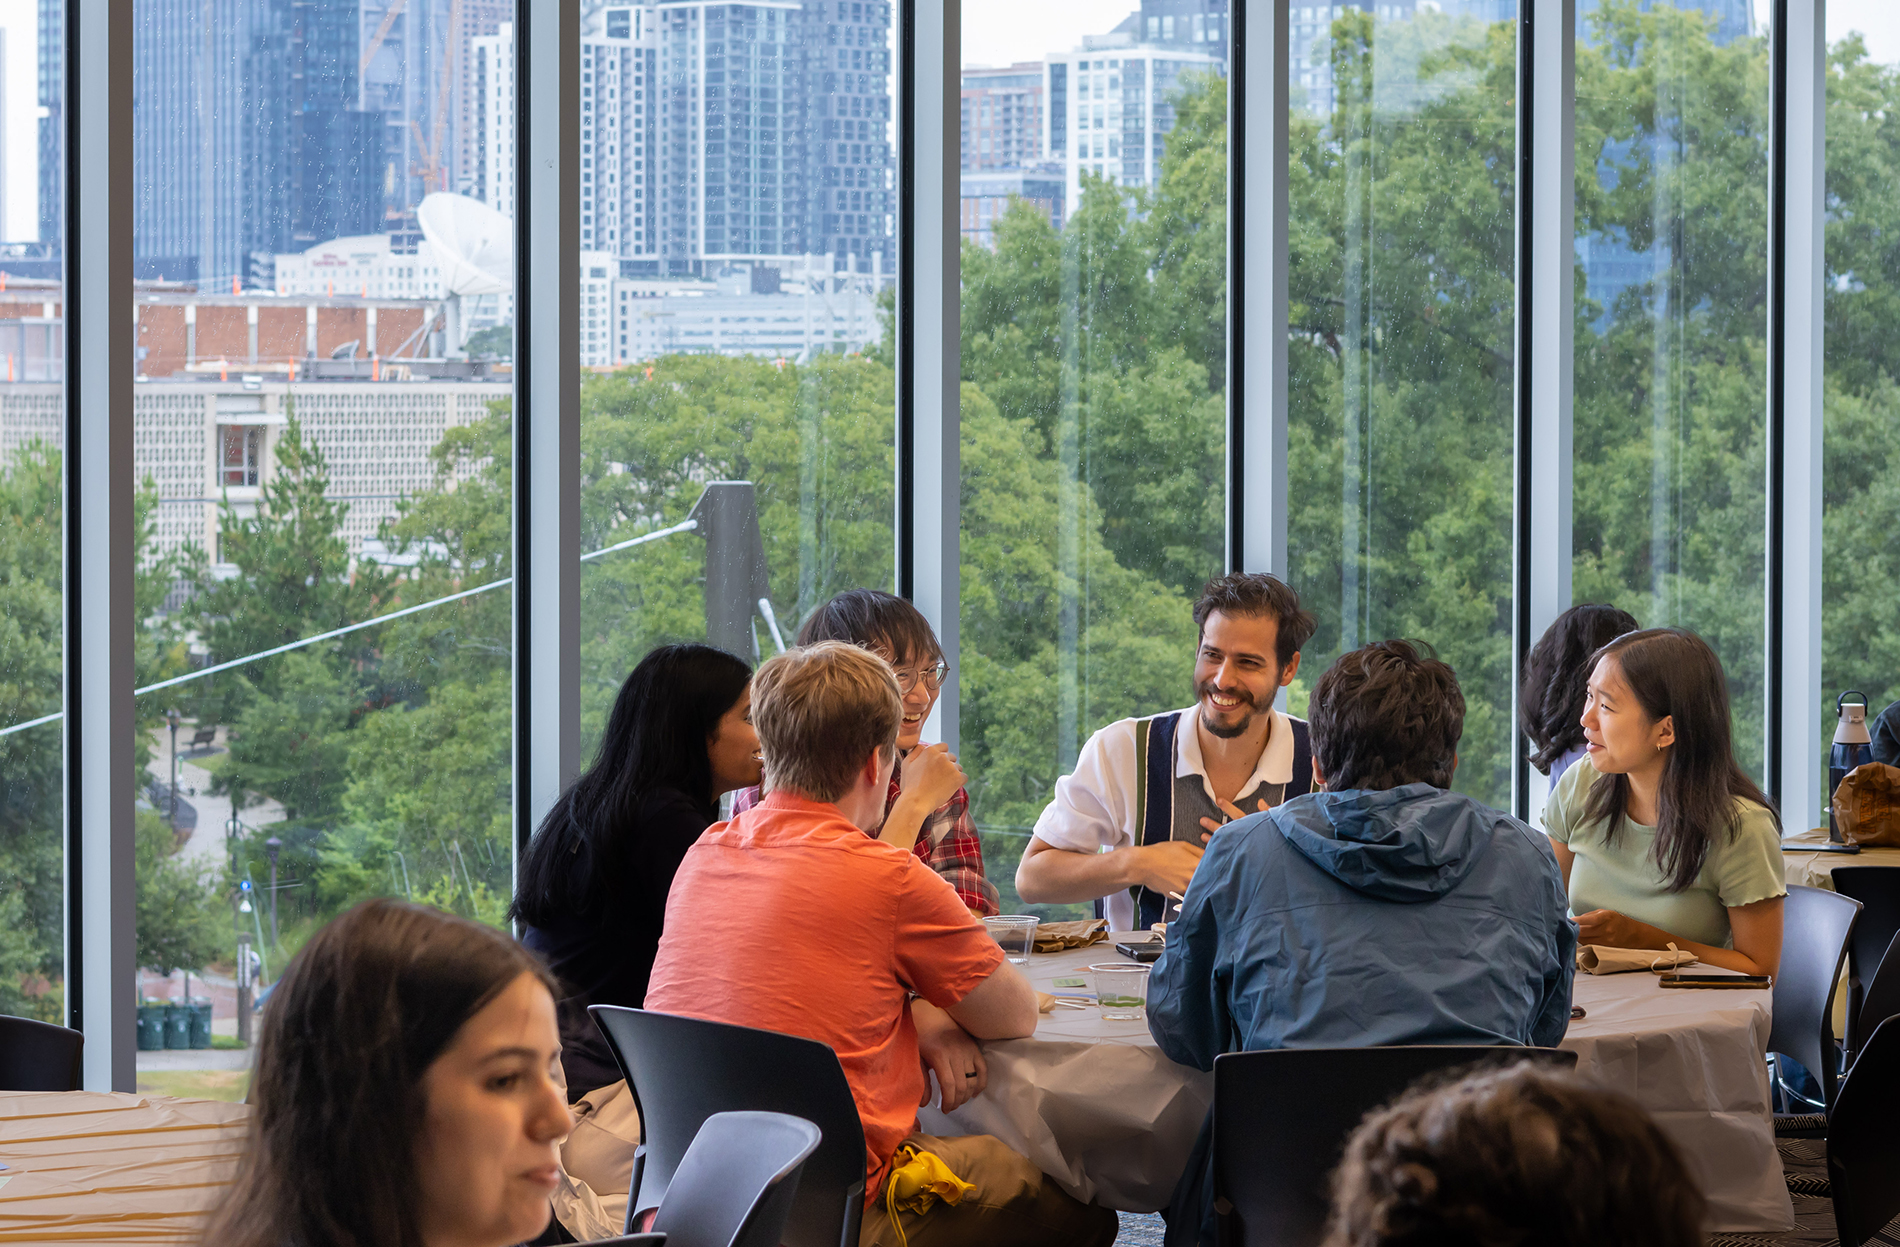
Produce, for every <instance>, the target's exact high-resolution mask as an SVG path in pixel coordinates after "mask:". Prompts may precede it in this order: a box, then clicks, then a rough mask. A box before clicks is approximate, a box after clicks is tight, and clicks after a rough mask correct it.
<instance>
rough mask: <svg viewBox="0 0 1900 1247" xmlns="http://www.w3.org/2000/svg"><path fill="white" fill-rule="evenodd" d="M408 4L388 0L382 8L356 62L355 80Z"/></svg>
mask: <svg viewBox="0 0 1900 1247" xmlns="http://www.w3.org/2000/svg"><path fill="white" fill-rule="evenodd" d="M408 4H409V0H390V3H389V7H388V8H387V9H384V10H383V20H382V21H381V22H380V23H378V24H377V27H376V33H375V34H373V35H371V36H370V40H369V44H368V46H366V47H365V48H364V49H363V59H362V60H361V61H358V62H357V65H356V78H357V81H359V82H361V81H362V79H363V75H364V74H365V73H367V72H368V71H369V63H370V62H371V61H373V60H375V59H376V54H377V53H378V52H380V51H382V48H383V40H385V39H387V38H389V28H390V27H391V26H394V25H395V24H396V19H397V18H399V17H401V16H402V11H403V9H404V8H405V7H407V6H408ZM457 7H460V6H459V5H458V6H457Z"/></svg>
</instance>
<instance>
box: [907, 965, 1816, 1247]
mask: <svg viewBox="0 0 1900 1247" xmlns="http://www.w3.org/2000/svg"><path fill="white" fill-rule="evenodd" d="M1121 938H1128V937H1122V936H1116V937H1112V938H1111V941H1110V942H1109V943H1107V944H1096V945H1094V946H1092V947H1089V948H1079V949H1068V950H1065V951H1063V952H1059V953H1046V954H1037V955H1035V956H1032V957H1031V958H1030V959H1029V964H1028V965H1027V966H1025V967H1023V968H1024V969H1025V970H1026V971H1028V974H1029V978H1030V980H1031V981H1032V982H1033V983H1034V984H1035V985H1036V987H1037V989H1038V990H1041V991H1045V992H1054V991H1057V990H1058V989H1056V988H1055V986H1054V980H1055V979H1057V978H1059V977H1069V976H1073V975H1076V974H1078V973H1081V972H1082V970H1083V967H1086V966H1088V965H1090V964H1092V963H1095V962H1113V961H1117V960H1120V958H1119V957H1118V955H1117V954H1116V952H1115V949H1114V946H1113V942H1114V940H1115V939H1121ZM1134 938H1139V937H1134ZM1061 990H1070V989H1061ZM1574 1000H1575V1003H1577V1004H1579V1005H1582V1006H1583V1008H1584V1011H1585V1016H1584V1017H1583V1018H1581V1019H1579V1020H1577V1021H1573V1022H1572V1023H1571V1024H1570V1031H1569V1034H1568V1035H1566V1036H1565V1038H1564V1042H1563V1046H1564V1047H1565V1048H1568V1049H1571V1050H1573V1051H1575V1052H1576V1053H1577V1066H1578V1069H1579V1070H1580V1071H1581V1072H1582V1073H1583V1074H1584V1075H1585V1076H1587V1077H1591V1078H1594V1079H1597V1080H1598V1081H1600V1082H1602V1083H1604V1084H1606V1085H1608V1086H1612V1087H1616V1088H1619V1089H1621V1090H1623V1091H1625V1092H1628V1093H1629V1094H1630V1095H1632V1096H1634V1097H1635V1098H1636V1099H1637V1100H1639V1101H1640V1102H1641V1103H1642V1104H1643V1105H1644V1106H1645V1107H1647V1108H1648V1109H1649V1110H1650V1112H1652V1113H1653V1114H1655V1116H1656V1120H1657V1121H1658V1123H1659V1124H1660V1125H1661V1126H1662V1128H1663V1129H1664V1130H1665V1131H1667V1132H1668V1133H1669V1135H1670V1137H1671V1138H1673V1139H1674V1140H1675V1141H1676V1143H1677V1144H1678V1146H1680V1147H1681V1148H1682V1149H1683V1151H1684V1153H1685V1154H1686V1155H1687V1157H1688V1159H1689V1164H1690V1166H1691V1167H1692V1169H1693V1170H1694V1172H1695V1174H1696V1176H1697V1178H1698V1179H1699V1180H1700V1181H1701V1182H1702V1184H1703V1189H1704V1191H1705V1192H1706V1193H1707V1194H1708V1197H1709V1203H1710V1208H1711V1214H1712V1216H1711V1225H1710V1228H1711V1229H1714V1230H1722V1231H1729V1232H1743V1231H1769V1230H1782V1229H1787V1228H1790V1227H1791V1226H1792V1225H1793V1213H1792V1210H1791V1208H1790V1206H1789V1201H1788V1189H1787V1186H1786V1184H1785V1183H1784V1182H1783V1180H1782V1174H1781V1158H1780V1155H1779V1153H1777V1152H1776V1151H1775V1140H1774V1128H1773V1121H1772V1118H1771V1116H1770V1108H1769V1100H1768V1076H1767V1071H1766V1066H1765V1065H1764V1062H1763V1059H1762V1054H1763V1052H1764V1051H1765V1050H1766V1048H1767V1044H1768V1027H1769V993H1768V992H1765V991H1682V990H1665V989H1663V988H1660V987H1658V986H1657V981H1656V978H1655V976H1653V975H1650V974H1620V975H1607V976H1603V977H1600V978H1593V977H1591V976H1589V975H1583V974H1579V975H1578V976H1577V985H1576V989H1575V992H1574ZM984 1052H985V1055H986V1058H987V1060H988V1063H989V1085H988V1089H987V1090H986V1091H985V1092H984V1093H983V1094H982V1095H981V1096H979V1097H977V1098H976V1099H974V1100H972V1101H971V1102H970V1103H969V1104H966V1105H964V1106H963V1107H962V1108H960V1109H958V1110H957V1111H956V1112H955V1113H952V1114H950V1115H949V1116H948V1117H946V1116H945V1115H943V1114H942V1113H939V1112H937V1111H936V1110H935V1109H934V1108H926V1109H924V1110H923V1112H922V1114H921V1116H922V1119H923V1127H924V1129H925V1130H927V1131H930V1132H932V1133H939V1134H991V1135H995V1136H996V1137H997V1138H999V1139H1001V1140H1002V1141H1003V1142H1005V1143H1007V1144H1009V1145H1010V1146H1011V1147H1014V1148H1016V1149H1017V1150H1018V1151H1020V1152H1022V1153H1023V1154H1024V1155H1025V1156H1027V1157H1029V1158H1030V1159H1031V1160H1033V1161H1035V1162H1036V1164H1037V1165H1039V1166H1040V1167H1041V1168H1042V1169H1043V1171H1044V1172H1045V1173H1048V1174H1049V1175H1051V1176H1052V1177H1054V1178H1055V1179H1056V1180H1057V1181H1059V1182H1060V1183H1061V1184H1062V1185H1063V1186H1064V1187H1065V1188H1067V1189H1068V1190H1069V1191H1070V1193H1072V1194H1074V1195H1075V1196H1076V1197H1078V1198H1080V1199H1092V1200H1095V1201H1097V1202H1099V1203H1101V1204H1104V1205H1106V1206H1107V1207H1110V1208H1118V1209H1122V1210H1124V1211H1128V1212H1153V1211H1155V1210H1157V1209H1159V1208H1161V1207H1162V1206H1163V1205H1164V1204H1166V1203H1167V1202H1168V1197H1169V1196H1170V1194H1172V1192H1173V1189H1174V1183H1175V1180H1176V1178H1178V1177H1179V1176H1180V1173H1181V1167H1182V1165H1183V1164H1184V1163H1185V1162H1186V1158H1187V1154H1188V1150H1189V1149H1190V1148H1191V1147H1192V1146H1193V1144H1194V1138H1195V1135H1196V1133H1197V1132H1198V1131H1199V1130H1200V1128H1201V1121H1202V1119H1203V1118H1204V1117H1205V1116H1206V1114H1207V1109H1208V1106H1209V1104H1211V1103H1212V1102H1213V1096H1214V1077H1213V1075H1212V1074H1204V1073H1202V1072H1201V1071H1199V1070H1194V1069H1188V1068H1186V1067H1184V1066H1180V1065H1176V1064H1175V1063H1174V1062H1172V1061H1170V1060H1168V1058H1167V1057H1165V1056H1163V1055H1162V1054H1161V1053H1160V1051H1159V1050H1157V1049H1156V1047H1155V1045H1154V1041H1153V1039H1152V1038H1151V1037H1150V1036H1149V1034H1148V1024H1147V1023H1146V1022H1109V1021H1104V1020H1103V1019H1102V1018H1101V1016H1100V1013H1099V1011H1098V1010H1095V1009H1090V1010H1087V1011H1086V1012H1084V1011H1076V1010H1068V1009H1057V1010H1056V1011H1055V1012H1054V1013H1051V1014H1045V1015H1044V1016H1043V1020H1042V1023H1041V1025H1040V1026H1039V1027H1038V1028H1037V1030H1036V1034H1035V1035H1034V1036H1033V1037H1032V1038H1029V1039H1011V1040H1005V1041H1002V1042H996V1043H987V1044H985V1045H984Z"/></svg>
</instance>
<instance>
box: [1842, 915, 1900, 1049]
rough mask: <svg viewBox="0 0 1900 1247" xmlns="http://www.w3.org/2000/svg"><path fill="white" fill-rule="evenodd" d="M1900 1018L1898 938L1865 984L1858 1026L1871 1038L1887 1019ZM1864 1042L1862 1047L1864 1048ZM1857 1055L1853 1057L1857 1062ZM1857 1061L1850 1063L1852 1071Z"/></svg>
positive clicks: (1899, 950)
mask: <svg viewBox="0 0 1900 1247" xmlns="http://www.w3.org/2000/svg"><path fill="white" fill-rule="evenodd" d="M1893 1017H1900V934H1896V935H1895V936H1894V937H1893V942H1892V943H1890V944H1888V945H1887V952H1886V955H1885V956H1883V957H1882V958H1881V959H1880V965H1879V968H1878V969H1876V970H1875V971H1874V973H1873V977H1872V979H1870V980H1869V981H1868V983H1867V991H1866V994H1865V997H1864V998H1863V1000H1862V1002H1861V1008H1860V1025H1861V1033H1862V1035H1863V1036H1871V1035H1872V1034H1873V1033H1874V1031H1876V1030H1877V1029H1879V1027H1880V1024H1881V1023H1882V1022H1884V1021H1886V1020H1887V1019H1888V1018H1893ZM1865 1046H1866V1045H1865V1042H1864V1040H1863V1043H1862V1047H1865ZM1859 1055H1860V1053H1859V1052H1858V1051H1856V1052H1854V1053H1853V1056H1854V1057H1855V1058H1858V1057H1859ZM1856 1063H1857V1061H1850V1062H1849V1063H1848V1068H1849V1069H1852V1068H1853V1067H1854V1064H1856Z"/></svg>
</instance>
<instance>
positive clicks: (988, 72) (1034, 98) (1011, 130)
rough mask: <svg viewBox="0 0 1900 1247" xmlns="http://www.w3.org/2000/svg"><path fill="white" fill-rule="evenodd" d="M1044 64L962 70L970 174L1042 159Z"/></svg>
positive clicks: (965, 148) (964, 163)
mask: <svg viewBox="0 0 1900 1247" xmlns="http://www.w3.org/2000/svg"><path fill="white" fill-rule="evenodd" d="M1043 79H1044V74H1043V67H1042V65H1041V63H1040V62H1037V61H1026V62H1024V63H1022V64H1020V65H1009V66H1004V67H1002V68H992V67H990V66H986V65H974V66H969V67H967V68H965V69H964V71H963V128H962V133H963V141H962V151H963V159H962V167H963V168H964V169H965V170H966V171H970V172H987V171H990V170H1001V169H1020V168H1023V167H1024V166H1026V165H1033V164H1035V163H1037V162H1038V161H1040V160H1041V159H1042V134H1043V119H1042V110H1043V97H1044V93H1045V92H1046V91H1047V90H1048V86H1047V84H1046V83H1045V82H1044V80H1043Z"/></svg>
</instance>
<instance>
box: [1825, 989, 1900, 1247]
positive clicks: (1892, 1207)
mask: <svg viewBox="0 0 1900 1247" xmlns="http://www.w3.org/2000/svg"><path fill="white" fill-rule="evenodd" d="M1896 1116H1900V1018H1889V1019H1888V1020H1886V1021H1884V1022H1882V1023H1880V1025H1878V1026H1876V1027H1875V1028H1874V1032H1873V1034H1872V1035H1870V1036H1868V1038H1867V1045H1866V1047H1865V1048H1863V1049H1862V1050H1861V1059H1860V1060H1858V1061H1855V1062H1854V1068H1853V1069H1852V1070H1850V1071H1849V1072H1848V1075H1847V1077H1846V1078H1845V1079H1843V1080H1842V1081H1841V1086H1840V1091H1839V1093H1838V1098H1837V1101H1836V1103H1835V1105H1834V1112H1833V1113H1832V1114H1831V1115H1830V1116H1829V1117H1828V1122H1827V1175H1828V1181H1829V1183H1830V1184H1831V1185H1832V1187H1833V1194H1834V1225H1835V1230H1836V1233H1838V1234H1839V1235H1840V1241H1841V1242H1843V1243H1864V1242H1866V1241H1868V1240H1869V1239H1871V1238H1873V1237H1874V1236H1875V1235H1876V1234H1878V1233H1879V1232H1880V1231H1881V1229H1883V1228H1884V1227H1885V1226H1886V1224H1887V1223H1888V1222H1889V1221H1891V1220H1893V1218H1894V1216H1895V1215H1896V1214H1900V1182H1896V1181H1894V1175H1895V1174H1897V1173H1900V1131H1896V1130H1895V1129H1894V1128H1893V1123H1894V1119H1895V1117H1896Z"/></svg>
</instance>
